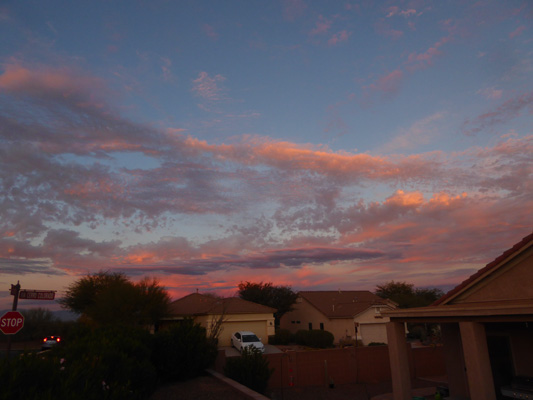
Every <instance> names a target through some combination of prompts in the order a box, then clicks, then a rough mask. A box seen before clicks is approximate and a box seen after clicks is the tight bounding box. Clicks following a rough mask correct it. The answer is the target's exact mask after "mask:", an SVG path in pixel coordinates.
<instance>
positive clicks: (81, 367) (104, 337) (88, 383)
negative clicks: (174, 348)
mask: <svg viewBox="0 0 533 400" xmlns="http://www.w3.org/2000/svg"><path fill="white" fill-rule="evenodd" d="M151 347H152V336H151V335H150V334H149V333H148V332H147V331H145V330H141V329H134V328H131V327H120V326H113V327H106V328H88V327H81V328H79V329H78V330H77V331H76V332H73V333H72V334H71V335H69V339H68V341H66V342H64V344H63V345H62V346H59V347H57V348H54V349H52V352H51V354H52V355H54V356H57V357H61V359H62V360H64V361H63V362H62V363H61V368H62V369H63V371H64V377H63V382H64V387H65V390H66V392H68V393H69V397H68V398H70V399H78V398H79V399H95V400H96V399H144V398H146V397H147V396H148V395H149V394H150V393H151V392H152V391H153V390H154V389H155V385H156V383H157V373H156V369H155V367H154V366H153V364H152V363H151V356H152V348H151ZM60 361H61V360H60Z"/></svg>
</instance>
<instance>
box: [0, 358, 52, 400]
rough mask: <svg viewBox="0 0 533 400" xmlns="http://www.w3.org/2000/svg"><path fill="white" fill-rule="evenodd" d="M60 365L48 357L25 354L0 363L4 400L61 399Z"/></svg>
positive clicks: (1, 396)
mask: <svg viewBox="0 0 533 400" xmlns="http://www.w3.org/2000/svg"><path fill="white" fill-rule="evenodd" d="M60 372H61V371H60V368H59V364H58V363H56V362H55V360H53V359H49V358H48V357H43V356H39V355H37V354H35V353H33V354H31V353H25V354H23V355H21V356H20V357H16V358H11V359H9V358H4V359H1V360H0V382H2V390H1V391H0V399H2V400H7V399H43V400H45V399H52V398H58V397H59V398H61V397H62V396H61V395H60V396H58V394H60V393H61V377H60Z"/></svg>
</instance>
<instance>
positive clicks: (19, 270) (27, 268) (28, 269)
mask: <svg viewBox="0 0 533 400" xmlns="http://www.w3.org/2000/svg"><path fill="white" fill-rule="evenodd" d="M0 270H1V271H2V273H3V274H10V275H26V274H46V275H58V276H61V275H66V273H65V272H63V271H61V270H58V269H56V268H53V267H52V265H51V263H50V261H48V260H35V259H33V260H27V259H16V258H15V259H12V258H0Z"/></svg>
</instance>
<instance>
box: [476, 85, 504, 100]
mask: <svg viewBox="0 0 533 400" xmlns="http://www.w3.org/2000/svg"><path fill="white" fill-rule="evenodd" d="M478 93H479V94H481V95H483V96H484V97H485V98H486V99H489V100H499V99H501V97H502V94H503V90H502V89H495V88H493V87H490V88H486V89H483V90H480V91H478Z"/></svg>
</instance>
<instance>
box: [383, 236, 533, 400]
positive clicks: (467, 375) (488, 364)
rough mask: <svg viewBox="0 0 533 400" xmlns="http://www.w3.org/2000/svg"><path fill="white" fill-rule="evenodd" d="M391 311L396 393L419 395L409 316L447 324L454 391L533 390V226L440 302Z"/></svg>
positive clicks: (400, 398)
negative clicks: (411, 365) (413, 379)
mask: <svg viewBox="0 0 533 400" xmlns="http://www.w3.org/2000/svg"><path fill="white" fill-rule="evenodd" d="M387 316H388V317H389V318H390V322H389V323H388V324H387V325H388V326H387V333H388V338H389V356H390V365H391V372H392V381H393V389H394V399H395V400H407V399H409V400H410V399H411V396H412V394H411V386H410V385H411V377H410V376H409V368H408V367H407V366H408V360H407V358H408V354H407V348H406V340H405V330H404V324H405V323H406V322H418V323H423V322H431V323H439V324H440V326H441V332H442V340H443V345H444V350H445V362H446V371H447V375H448V385H449V391H450V398H454V399H471V400H495V399H502V398H509V397H504V394H507V395H508V396H509V395H511V394H512V393H515V394H516V396H519V397H513V396H510V398H533V378H532V377H533V362H532V360H533V234H531V235H529V236H527V237H525V238H524V239H523V240H522V241H521V242H519V243H517V244H516V245H514V246H513V247H512V248H510V249H509V250H507V251H506V252H504V253H503V254H502V255H501V256H499V257H498V258H496V259H495V260H494V261H492V262H491V263H489V264H487V265H486V266H485V267H484V268H482V269H480V270H479V271H478V272H477V273H475V274H474V275H472V276H471V277H470V278H468V279H467V280H465V281H464V282H463V283H461V284H460V285H459V286H457V287H456V288H454V289H453V290H451V291H450V292H448V293H447V294H446V295H444V296H443V297H441V298H440V299H439V300H438V301H437V302H435V303H434V304H433V305H432V306H429V307H421V308H413V309H405V310H396V311H392V312H388V313H387ZM524 377H525V378H524ZM520 396H522V397H520Z"/></svg>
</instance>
